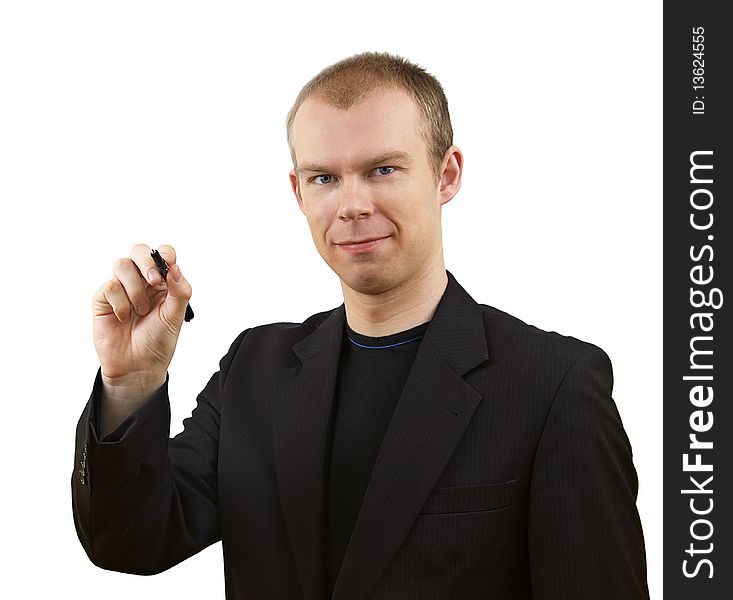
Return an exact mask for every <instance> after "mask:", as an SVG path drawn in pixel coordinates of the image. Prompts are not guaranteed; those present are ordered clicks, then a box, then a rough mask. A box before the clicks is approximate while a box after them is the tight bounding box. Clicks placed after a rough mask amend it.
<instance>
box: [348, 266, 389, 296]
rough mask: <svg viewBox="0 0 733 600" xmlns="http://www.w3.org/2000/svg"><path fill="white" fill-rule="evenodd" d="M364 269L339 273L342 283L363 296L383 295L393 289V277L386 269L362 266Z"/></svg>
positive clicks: (352, 269)
mask: <svg viewBox="0 0 733 600" xmlns="http://www.w3.org/2000/svg"><path fill="white" fill-rule="evenodd" d="M360 267H364V268H356V269H354V268H351V269H349V270H348V272H344V273H338V272H337V275H338V276H339V278H340V279H341V281H342V282H343V283H344V284H345V285H347V286H348V287H349V288H351V289H352V290H354V291H355V292H359V293H362V294H381V293H382V292H385V291H387V290H388V289H390V288H391V287H392V284H391V282H392V277H390V276H389V275H388V273H386V272H385V270H386V269H384V268H380V267H379V266H377V265H373V266H371V265H370V266H369V267H367V266H366V265H361V266H360Z"/></svg>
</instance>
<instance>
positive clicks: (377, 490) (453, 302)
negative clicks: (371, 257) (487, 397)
mask: <svg viewBox="0 0 733 600" xmlns="http://www.w3.org/2000/svg"><path fill="white" fill-rule="evenodd" d="M486 360H488V351H487V348H486V334H485V332H484V324H483V317H482V314H481V309H480V307H479V306H478V305H477V304H476V302H475V301H474V300H473V299H472V298H471V297H470V296H469V295H468V294H467V293H466V292H465V290H463V288H462V287H461V286H460V285H458V283H457V282H456V281H455V279H454V278H453V276H452V275H450V273H449V274H448V287H447V288H446V291H445V293H444V294H443V297H442V299H441V301H440V303H439V305H438V307H437V309H436V312H435V314H434V316H433V318H432V319H431V322H430V325H429V326H428V329H427V331H426V333H425V337H424V338H423V340H422V342H421V344H420V348H419V349H418V353H417V356H416V357H415V362H414V364H413V367H412V369H411V371H410V374H409V376H408V378H407V381H406V383H405V387H404V389H403V392H402V395H401V396H400V399H399V401H398V402H397V406H396V407H395V412H394V414H393V416H392V420H391V421H390V424H389V427H388V429H387V432H386V434H385V437H384V441H383V442H382V447H381V449H380V451H379V454H378V456H377V459H376V463H375V465H374V469H373V471H372V475H371V479H370V480H369V484H368V486H367V490H366V493H365V495H364V499H363V501H362V505H361V510H360V512H359V516H358V517H357V520H356V523H355V525H354V530H353V533H352V536H351V541H350V542H349V546H348V548H347V550H346V555H345V556H344V562H343V564H342V567H341V572H340V573H339V576H338V579H337V581H336V587H335V589H334V594H333V598H334V600H363V599H364V598H367V597H368V596H369V594H370V593H371V591H372V589H373V588H374V586H375V585H376V583H377V581H378V580H379V577H380V576H381V574H382V573H383V571H384V569H385V568H386V566H387V564H388V563H389V561H390V560H391V559H392V557H393V556H394V554H395V552H396V551H397V549H398V548H399V547H400V545H401V544H402V542H403V540H404V538H405V536H406V535H407V532H408V531H409V529H410V527H411V525H412V523H413V521H414V520H415V517H416V516H417V514H418V512H419V511H420V508H421V507H422V505H423V504H424V502H425V500H426V499H427V497H428V495H429V494H430V492H431V490H432V489H433V487H434V486H435V482H436V481H437V480H438V478H439V476H440V474H441V472H442V471H443V469H444V468H445V466H446V463H447V462H448V460H449V459H450V457H451V455H452V454H453V451H454V450H455V447H456V446H457V444H458V442H459V440H460V439H461V436H462V435H463V432H464V431H465V429H466V426H467V425H468V422H469V420H470V419H471V416H472V414H473V412H474V411H475V409H476V407H477V406H478V404H479V402H480V400H481V394H479V393H478V392H477V391H476V390H475V389H473V388H472V387H471V386H470V385H468V384H467V383H466V382H465V381H464V380H463V377H462V376H463V375H464V374H465V373H467V372H468V371H470V370H471V369H473V368H475V367H476V366H478V365H479V364H481V363H483V362H485V361H486Z"/></svg>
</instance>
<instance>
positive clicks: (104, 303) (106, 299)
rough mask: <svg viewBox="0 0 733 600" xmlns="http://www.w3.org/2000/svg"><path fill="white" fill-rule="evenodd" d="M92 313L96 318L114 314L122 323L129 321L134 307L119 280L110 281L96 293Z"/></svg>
mask: <svg viewBox="0 0 733 600" xmlns="http://www.w3.org/2000/svg"><path fill="white" fill-rule="evenodd" d="M92 311H93V315H94V316H95V317H104V316H107V315H110V314H113V313H114V315H115V317H117V320H118V321H119V322H120V323H124V322H125V321H126V320H127V318H128V317H129V316H130V312H131V311H132V306H131V305H130V300H129V298H128V297H127V294H126V293H125V290H124V289H123V287H122V284H121V283H120V282H119V280H117V279H110V280H109V281H107V282H105V284H104V285H103V286H102V287H100V288H99V289H98V290H97V291H96V292H95V293H94V299H93V301H92Z"/></svg>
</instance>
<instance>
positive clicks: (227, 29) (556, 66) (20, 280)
mask: <svg viewBox="0 0 733 600" xmlns="http://www.w3.org/2000/svg"><path fill="white" fill-rule="evenodd" d="M661 34H662V3H661V2H653V3H652V2H639V1H635V2H628V1H621V2H616V3H612V4H609V3H605V4H598V3H588V2H581V1H578V2H567V1H565V2H521V3H520V2H514V3H512V2H468V1H465V2H435V1H432V0H430V1H426V0H422V1H421V2H405V1H402V2H394V1H391V2H381V1H372V2H364V3H349V2H330V1H325V0H310V1H308V2H293V3H282V2H266V3H261V4H252V3H248V4H245V3H244V2H241V3H235V2H212V1H209V2H198V3H194V2H188V1H180V0H179V1H176V2H157V1H151V0H146V1H145V2H138V1H127V2H107V1H99V0H97V1H89V2H79V1H64V2H34V1H32V0H26V1H23V2H20V1H17V2H5V3H3V4H2V8H0V201H1V204H0V206H1V208H2V217H1V218H0V223H1V225H0V226H1V231H0V234H1V235H0V237H1V239H0V244H2V248H1V249H0V250H1V251H2V260H3V273H2V279H1V281H2V293H1V294H0V302H1V303H2V304H1V306H0V315H2V339H3V343H2V350H1V351H2V362H1V363H0V364H2V370H3V383H4V385H3V394H2V403H3V411H2V421H1V425H0V427H2V436H1V441H0V443H1V444H2V461H3V473H4V478H3V479H4V482H3V490H4V493H3V506H2V511H3V515H4V519H3V529H2V539H3V543H2V552H3V557H2V564H3V571H4V574H3V578H2V583H0V586H2V589H1V591H0V595H2V597H4V598H47V597H69V596H70V595H71V594H72V593H73V594H76V595H79V596H81V597H89V598H93V597H102V596H103V597H104V598H106V599H107V600H113V599H118V598H119V599H125V600H129V598H133V597H134V598H140V599H142V598H164V597H171V594H172V593H173V592H174V591H175V594H176V597H177V598H184V599H185V598H197V599H200V598H223V597H224V591H223V590H224V577H223V564H222V557H221V545H220V544H216V545H214V546H212V547H210V548H208V549H206V550H205V551H203V552H202V553H200V554H199V555H197V556H195V557H193V558H191V559H189V560H187V561H185V562H184V563H182V564H181V565H179V566H177V567H174V568H173V569H171V570H170V571H168V572H166V573H163V574H161V575H157V576H155V577H136V576H132V575H124V574H119V573H113V572H108V571H103V570H101V569H98V568H97V567H95V566H93V565H92V564H91V563H90V562H89V560H88V559H87V557H86V555H85V554H84V551H83V549H82V547H81V545H80V544H79V542H78V540H77V538H76V533H75V530H74V525H73V520H72V515H71V494H70V477H71V471H72V468H73V464H72V460H73V450H74V430H75V425H76V421H77V418H78V416H79V413H80V412H81V410H82V408H83V406H84V404H85V402H86V400H87V398H88V395H89V391H90V389H91V384H92V381H93V378H94V374H95V372H96V370H97V358H96V355H95V353H94V349H93V345H92V340H91V317H90V301H91V296H92V294H93V292H94V290H95V289H96V288H97V287H99V286H100V285H101V284H102V283H103V282H104V281H105V280H106V279H108V278H109V276H110V273H111V267H112V263H113V262H114V260H115V259H116V258H117V257H120V256H126V255H127V253H128V251H129V248H130V247H131V246H132V244H134V243H136V242H144V243H147V244H150V245H153V246H157V245H159V244H162V243H170V244H172V245H174V246H175V247H176V248H177V250H178V254H179V264H180V265H181V268H182V270H183V273H184V274H185V275H186V277H187V278H188V279H189V280H190V281H191V282H192V284H193V286H194V295H193V298H192V301H191V304H192V306H193V307H194V309H195V311H196V318H195V320H194V321H193V322H191V323H189V324H186V325H185V326H184V328H183V329H184V331H183V333H182V336H181V339H180V340H179V347H178V351H177V353H176V356H175V358H174V360H173V363H172V365H171V370H170V373H171V383H170V389H171V397H172V412H173V424H172V433H173V434H175V433H177V432H178V431H179V430H180V429H181V420H182V419H183V418H184V417H186V416H187V415H188V414H189V413H190V411H191V409H192V408H193V406H194V405H195V396H196V394H197V392H198V391H199V390H200V389H201V388H202V387H203V386H204V384H205V383H206V381H207V380H208V378H209V376H210V375H211V374H212V373H213V372H214V371H215V370H216V369H217V363H218V360H219V358H220V357H221V355H222V354H224V353H225V352H226V350H227V349H228V347H229V344H230V343H231V341H232V340H233V339H234V337H235V336H236V335H237V333H239V332H240V331H241V330H242V329H244V328H246V327H249V326H253V325H257V324H261V323H267V322H272V321H301V320H303V319H304V318H306V317H307V316H308V315H310V314H312V313H314V312H319V311H321V310H326V309H329V308H332V307H335V306H337V305H339V304H340V303H341V297H340V288H339V286H338V283H337V279H336V277H335V275H334V274H333V273H332V272H331V271H330V270H329V269H328V267H327V266H326V265H325V264H324V263H323V262H322V261H321V259H320V257H319V256H318V254H317V253H316V251H315V249H314V248H313V245H312V242H311V240H310V235H309V232H308V229H307V226H306V222H305V219H304V217H303V216H302V215H301V213H300V212H299V211H298V209H297V206H296V203H295V201H294V199H293V197H292V195H291V192H290V187H289V183H288V178H287V172H288V170H289V169H290V167H291V165H290V158H289V154H288V150H287V145H286V142H285V128H284V121H285V115H286V113H287V110H288V109H289V108H290V106H291V104H292V102H293V100H294V99H295V96H296V94H297V92H298V91H299V89H300V88H301V86H302V85H303V84H304V83H305V82H306V81H307V80H308V79H309V78H310V77H312V76H313V75H315V74H316V73H317V72H318V71H319V70H320V69H321V68H323V67H325V66H326V65H328V64H331V63H333V62H335V61H337V60H339V59H341V58H344V57H345V56H348V55H350V54H354V53H356V52H360V51H363V50H376V51H390V52H393V53H397V54H400V55H403V56H405V57H407V58H409V59H411V60H412V61H414V62H417V63H418V64H420V65H422V66H424V67H425V68H426V69H427V70H428V71H430V72H432V73H433V74H434V75H436V76H437V77H438V79H439V80H440V81H441V82H442V84H443V86H444V88H445V90H446V93H447V96H448V100H449V103H450V108H451V113H452V118H453V124H454V130H455V143H456V145H458V146H459V147H460V148H461V149H462V150H463V151H464V153H465V174H464V180H463V187H462V189H461V191H460V193H459V194H458V195H457V196H456V197H455V198H454V199H453V200H452V201H451V202H450V203H449V204H448V205H447V206H446V207H445V208H444V212H443V215H444V228H445V248H446V264H447V267H448V268H449V269H450V270H451V271H452V272H453V273H454V274H455V275H456V277H457V279H458V280H459V281H460V282H461V284H462V285H463V286H464V287H465V288H466V289H467V290H468V291H469V293H471V295H472V296H473V297H474V298H476V299H477V300H478V301H479V302H482V303H485V304H491V305H493V306H496V307H498V308H500V309H502V310H505V311H507V312H510V313H512V314H514V315H516V316H518V317H519V318H521V319H522V320H524V321H526V322H528V323H531V324H534V325H537V326H539V327H541V328H542V329H547V330H555V331H559V332H560V333H563V334H568V335H573V336H575V337H578V338H581V339H584V340H587V341H591V342H593V343H595V344H597V345H599V346H601V347H602V348H603V349H605V350H606V352H607V353H608V354H609V355H610V357H611V359H612V361H613V365H614V373H615V389H614V397H615V399H616V402H617V404H618V407H619V410H620V412H621V415H622V417H623V420H624V423H625V426H626V429H627V432H628V435H629V438H630V439H631V443H632V446H633V449H634V458H635V464H636V467H637V471H638V473H639V479H640V490H639V501H638V506H639V510H640V513H641V518H642V523H643V526H644V532H645V536H646V543H647V553H648V565H649V582H650V588H651V591H652V598H661V592H662V582H661V556H662V511H661V506H662V480H661V466H662V446H661V443H662V434H661V423H662V389H661V367H662V330H661V325H662V313H661V306H662V253H661V240H662V237H661V236H662V222H661V215H662V196H661V185H662V184H661V165H662V147H661V144H662V110H661V100H662V86H661V83H662V77H661V72H662V69H661V66H662V53H661V39H662V38H661ZM598 543H599V544H603V540H598ZM579 568H582V566H581V565H579Z"/></svg>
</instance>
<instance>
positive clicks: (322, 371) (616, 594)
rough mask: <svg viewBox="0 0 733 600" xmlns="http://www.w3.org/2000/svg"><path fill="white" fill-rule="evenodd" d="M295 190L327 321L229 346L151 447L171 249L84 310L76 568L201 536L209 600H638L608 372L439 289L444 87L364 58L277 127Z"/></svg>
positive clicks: (631, 488)
mask: <svg viewBox="0 0 733 600" xmlns="http://www.w3.org/2000/svg"><path fill="white" fill-rule="evenodd" d="M288 141H289V144H290V148H291V153H292V157H293V165H294V168H293V170H292V171H291V172H290V181H291V184H292V188H293V192H294V194H295V197H296V200H297V202H298V205H299V207H300V209H301V210H302V211H303V213H304V214H305V216H306V219H307V221H308V225H309V227H310V230H311V233H312V236H313V241H314V243H315V245H316V247H317V249H318V251H319V253H320V254H321V256H322V257H323V259H324V260H325V261H326V262H327V263H328V265H329V266H330V267H331V268H332V269H333V271H334V272H335V273H336V274H337V275H338V277H339V279H340V281H341V286H342V289H343V295H344V304H343V305H342V306H341V307H339V308H337V309H334V310H331V311H328V312H324V313H320V314H317V315H314V316H312V317H310V318H309V319H307V320H306V321H305V322H303V323H301V324H282V323H280V324H271V325H265V326H261V327H255V328H253V329H249V330H247V331H244V332H242V333H241V334H240V335H239V336H238V337H237V339H236V340H235V341H234V343H233V344H232V347H231V348H230V350H229V352H228V353H227V354H226V356H224V358H223V359H222V360H221V363H220V370H219V371H218V372H217V373H216V374H214V375H213V376H212V378H211V379H210V381H209V383H208V384H207V385H206V387H205V388H204V390H203V391H202V392H201V394H200V395H199V396H198V404H197V407H196V409H195V410H194V411H193V414H192V416H191V417H190V418H188V419H186V420H185V421H184V425H185V428H184V431H183V432H182V433H181V434H179V435H178V436H176V437H175V438H173V439H171V440H168V431H169V429H168V428H169V419H170V413H169V404H168V397H167V375H166V373H167V368H168V365H169V363H170V360H171V357H172V355H173V351H174V349H175V344H176V340H177V337H178V332H179V330H180V327H181V324H182V322H183V318H184V313H185V307H186V304H187V302H188V299H189V297H190V295H191V286H190V284H189V283H188V282H187V281H186V279H185V278H184V277H183V275H182V273H181V270H180V268H179V267H178V265H177V261H176V255H175V251H174V249H173V248H171V247H170V246H164V247H161V252H162V254H163V255H164V256H165V258H166V259H167V261H168V263H169V264H170V271H169V273H168V277H167V280H166V281H165V282H164V281H162V278H161V276H160V275H159V274H158V272H157V271H156V270H155V268H154V265H153V262H152V260H151V258H150V249H149V248H147V247H146V246H142V245H138V246H135V247H134V248H133V249H132V252H131V255H130V258H128V259H120V260H119V261H117V263H115V267H114V270H113V273H114V276H113V278H112V279H111V280H110V281H108V282H107V283H106V284H105V285H104V286H102V287H101V288H100V289H99V290H98V291H97V293H96V294H95V297H94V308H93V310H94V337H95V345H96V349H97V353H98V354H99V357H100V362H101V369H100V372H99V374H98V376H97V380H96V382H95V385H94V390H93V392H92V395H91V398H90V400H89V403H88V404H87V407H86V408H85V410H84V412H83V414H82V417H81V419H80V421H79V426H78V429H77V448H78V450H77V455H76V469H75V473H74V476H73V479H72V486H73V500H74V515H75V522H76V525H77V531H78V534H79V538H80V540H81V542H82V544H83V545H84V548H85V549H86V551H87V553H88V554H89V557H90V558H91V560H92V561H93V562H94V563H95V564H97V565H99V566H101V567H104V568H108V569H114V570H120V571H126V572H131V573H156V572H159V571H162V570H164V569H167V568H169V567H171V566H173V565H175V564H177V563H178V562H180V561H182V560H184V559H185V558H187V557H188V556H191V555H192V554H195V553H196V552H198V551H199V550H201V549H202V548H204V547H206V546H208V545H209V544H211V543H213V542H215V541H217V540H219V539H221V540H222V541H223V551H224V560H225V574H226V590H227V597H229V598H257V599H263V598H267V599H280V598H282V599H296V598H298V599H300V598H302V599H306V600H316V599H321V598H334V599H336V600H362V599H367V598H369V599H387V598H389V599H402V598H420V599H428V600H429V599H432V598H435V599H437V598H460V599H471V598H506V599H530V598H532V599H543V600H544V599H550V598H552V599H555V598H557V599H560V598H562V599H563V600H568V599H575V598H577V599H583V600H586V599H591V598H592V599H594V600H597V599H606V598H609V599H610V598H616V599H622V598H623V599H624V600H628V599H636V598H648V591H647V585H646V569H645V557H644V543H643V537H642V531H641V526H640V523H639V518H638V514H637V511H636V506H635V502H636V492H637V480H636V473H635V471H634V467H633V464H632V457H631V448H630V446H629V443H628V439H627V437H626V435H625V433H624V430H623V427H622V424H621V420H620V417H619V415H618V412H617V410H616V407H615V404H614V402H613V400H612V399H611V395H610V394H611V388H612V374H611V365H610V362H609V360H608V357H607V356H606V355H605V353H604V352H603V351H602V350H600V349H599V348H597V347H595V346H593V345H591V344H587V343H585V342H581V341H579V340H577V339H574V338H570V337H564V336H561V335H558V334H556V333H547V332H544V331H541V330H539V329H537V328H534V327H531V326H529V325H526V324H524V323H523V322H521V321H519V320H518V319H516V318H514V317H512V316H510V315H508V314H506V313H503V312H501V311H499V310H497V309H494V308H491V307H489V306H484V305H479V304H477V303H476V302H475V301H474V300H473V299H472V298H471V297H470V296H469V295H468V294H467V293H466V292H465V291H464V290H463V288H461V286H460V285H459V284H458V283H457V282H456V281H455V279H454V278H453V277H452V276H451V275H450V274H449V273H447V272H446V270H445V266H444V262H443V252H442V242H441V221H440V217H441V208H442V205H443V204H445V203H446V202H448V201H449V200H451V198H453V196H454V195H455V194H456V193H457V192H458V190H459V188H460V184H461V172H462V165H463V157H462V154H461V151H460V150H459V149H458V148H457V147H456V146H453V145H452V130H451V126H450V117H449V114H448V108H447V102H446V100H445V96H444V94H443V91H442V88H441V87H440V84H439V83H438V82H437V81H436V80H435V79H434V78H433V77H432V76H431V75H429V74H427V73H425V72H424V71H423V70H422V69H420V68H419V67H416V66H415V65H412V64H410V63H409V62H407V61H405V60H403V59H400V58H398V57H394V56H390V55H387V54H374V53H365V54H361V55H357V56H354V57H351V58H349V59H346V60H344V61H341V62H340V63H337V64H335V65H332V66H331V67H329V68H327V69H325V70H324V71H323V72H321V73H320V74H319V75H318V76H317V77H315V78H314V79H313V80H311V82H309V83H308V84H307V85H306V86H305V88H304V89H303V90H302V91H301V93H300V95H299V97H298V99H297V100H296V102H295V105H294V106H293V108H292V110H291V112H290V114H289V117H288Z"/></svg>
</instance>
